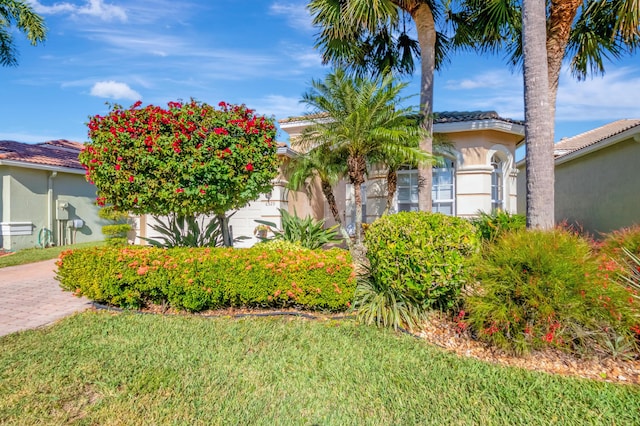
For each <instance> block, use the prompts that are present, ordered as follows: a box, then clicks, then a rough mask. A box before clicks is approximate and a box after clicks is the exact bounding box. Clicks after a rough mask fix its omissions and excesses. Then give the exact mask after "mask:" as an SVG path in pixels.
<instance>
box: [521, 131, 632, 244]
mask: <svg viewBox="0 0 640 426" xmlns="http://www.w3.org/2000/svg"><path fill="white" fill-rule="evenodd" d="M554 155H555V203H554V204H555V219H556V222H563V221H566V222H567V223H569V224H573V225H578V226H579V227H580V228H582V229H584V231H587V232H589V233H590V234H592V235H593V236H594V237H598V236H599V234H600V233H604V232H609V231H612V230H615V229H619V228H622V227H627V226H631V225H633V224H638V223H640V194H639V189H640V167H639V161H640V119H632V120H618V121H614V122H612V123H609V124H606V125H604V126H602V127H598V128H596V129H593V130H590V131H588V132H585V133H581V134H579V135H577V136H573V137H571V138H563V139H562V140H560V141H559V142H557V143H556V144H555V149H554ZM525 166H526V165H525V164H524V161H522V162H520V163H518V168H519V169H520V174H519V178H518V186H519V192H518V211H519V212H521V213H524V212H525V211H526V193H525Z"/></svg>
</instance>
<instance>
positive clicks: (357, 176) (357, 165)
mask: <svg viewBox="0 0 640 426" xmlns="http://www.w3.org/2000/svg"><path fill="white" fill-rule="evenodd" d="M347 165H348V168H349V180H350V182H351V184H352V185H353V198H354V202H355V203H356V217H355V226H356V230H355V236H356V241H355V245H356V246H360V245H362V192H361V185H362V184H363V183H364V176H365V174H366V173H367V162H366V159H365V158H364V157H360V156H357V157H352V156H349V158H348V159H347Z"/></svg>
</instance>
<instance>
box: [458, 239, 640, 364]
mask: <svg viewBox="0 0 640 426" xmlns="http://www.w3.org/2000/svg"><path fill="white" fill-rule="evenodd" d="M615 269H616V268H615V263H614V264H602V262H601V261H600V259H599V258H597V257H596V256H594V255H593V253H592V249H591V245H590V243H589V242H588V241H587V240H585V239H584V238H582V237H580V236H578V235H576V234H574V233H571V232H569V231H566V230H563V229H555V230H551V231H543V230H529V231H527V232H525V231H516V232H511V233H507V234H505V235H504V236H503V237H502V238H500V239H498V240H496V241H495V242H494V243H493V244H490V245H488V246H486V247H485V250H483V255H482V258H481V259H479V260H478V261H477V262H476V266H475V268H474V274H475V276H476V279H477V282H478V284H477V286H475V287H474V288H473V289H472V290H470V291H469V292H468V293H467V295H466V296H465V301H464V303H465V311H466V312H467V313H468V320H467V321H468V324H469V326H470V327H471V329H472V330H473V332H474V333H475V334H476V335H477V336H478V337H479V338H480V339H481V340H484V341H487V342H489V343H491V344H493V345H496V346H499V347H501V348H503V349H507V350H510V351H513V352H517V353H523V352H529V351H531V350H533V349H536V348H541V347H545V346H553V347H558V348H560V349H563V350H567V351H570V352H572V353H575V354H583V355H588V354H596V355H613V353H612V350H614V351H618V349H620V348H622V347H624V346H627V347H632V348H635V350H637V349H638V348H637V346H636V345H637V342H636V337H635V332H634V330H636V329H637V327H638V325H639V321H638V312H639V309H638V306H637V302H636V303H633V301H630V300H629V292H628V291H627V289H626V288H624V287H623V286H617V285H612V284H611V278H612V276H609V274H610V273H612V271H613V270H615Z"/></svg>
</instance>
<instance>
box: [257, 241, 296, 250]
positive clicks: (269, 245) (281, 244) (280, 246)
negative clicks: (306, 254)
mask: <svg viewBox="0 0 640 426" xmlns="http://www.w3.org/2000/svg"><path fill="white" fill-rule="evenodd" d="M257 247H259V248H261V249H262V250H284V251H298V250H304V247H302V245H301V244H300V243H295V242H291V241H287V240H264V241H262V242H260V243H259V244H258V245H257Z"/></svg>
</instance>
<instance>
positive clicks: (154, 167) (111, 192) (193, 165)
mask: <svg viewBox="0 0 640 426" xmlns="http://www.w3.org/2000/svg"><path fill="white" fill-rule="evenodd" d="M141 104H142V103H141V102H140V101H138V102H136V103H135V104H133V105H132V106H131V107H130V108H128V109H124V108H122V107H121V106H119V105H112V106H111V111H110V112H109V114H107V115H106V116H100V115H96V116H93V117H90V119H89V123H88V127H89V138H90V139H91V143H89V144H88V145H87V146H86V147H85V148H84V149H83V151H82V152H81V153H80V162H81V163H82V165H83V166H84V167H85V169H86V177H87V180H88V181H89V182H92V183H95V185H96V187H97V188H98V191H97V195H98V196H97V202H98V204H99V205H104V204H112V205H113V206H114V207H115V208H116V209H118V210H122V211H129V212H133V213H137V214H143V213H150V214H155V215H167V214H170V213H175V214H176V215H179V216H184V217H188V216H192V217H195V216H197V215H199V214H214V215H215V216H216V217H217V218H218V219H219V220H220V223H221V225H222V231H223V236H224V241H225V244H226V245H230V244H231V241H230V238H229V234H228V232H227V231H228V226H227V217H226V212H227V211H229V210H234V209H238V208H241V207H243V206H245V205H246V204H247V203H248V202H249V201H251V200H255V199H257V198H258V196H259V194H260V193H264V192H269V191H270V190H271V187H272V184H271V180H272V179H273V178H275V176H276V174H277V168H278V162H277V156H276V149H277V146H276V143H275V141H274V140H273V139H274V138H275V134H276V129H275V125H274V122H273V119H270V118H266V117H264V116H259V115H256V114H254V112H253V110H250V109H248V108H246V107H245V106H244V105H229V104H226V103H224V102H220V104H219V105H218V106H219V109H216V108H214V107H212V106H210V105H207V104H205V103H200V102H197V101H194V100H192V101H190V102H189V103H185V104H183V103H180V102H169V103H168V109H164V108H161V107H158V106H154V105H148V106H146V107H144V108H141Z"/></svg>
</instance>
